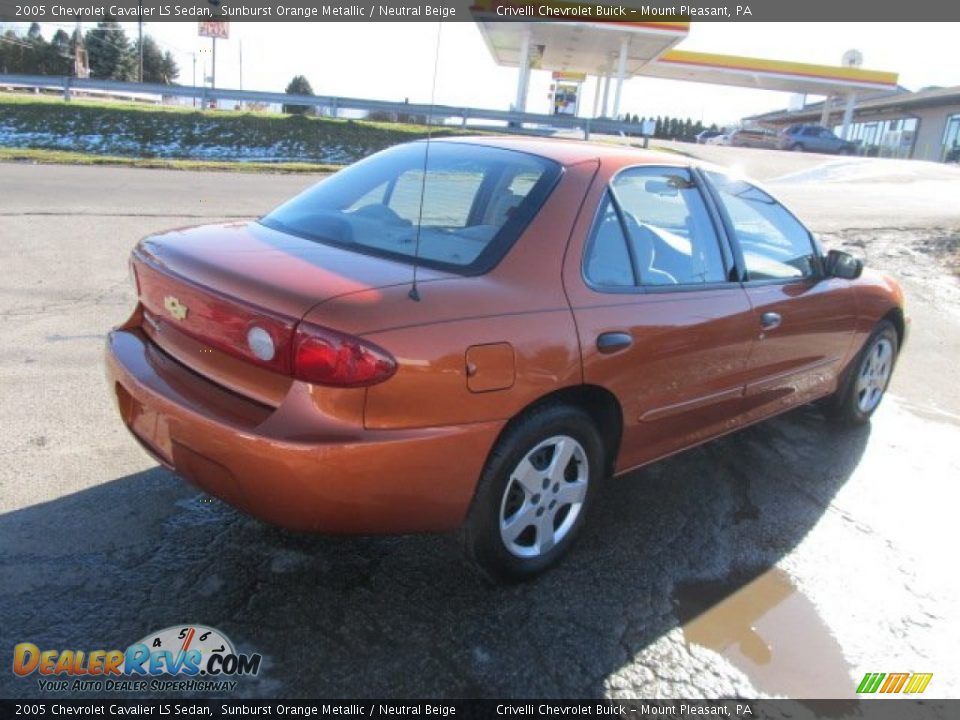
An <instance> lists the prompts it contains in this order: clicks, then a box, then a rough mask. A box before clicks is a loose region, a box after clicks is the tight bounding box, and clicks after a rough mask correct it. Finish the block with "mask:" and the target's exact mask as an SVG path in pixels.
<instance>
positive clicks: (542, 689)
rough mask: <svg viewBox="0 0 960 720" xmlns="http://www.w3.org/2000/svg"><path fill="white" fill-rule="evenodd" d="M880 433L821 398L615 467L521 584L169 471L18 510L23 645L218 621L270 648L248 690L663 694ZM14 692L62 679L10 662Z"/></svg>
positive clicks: (250, 642) (100, 641) (8, 540)
mask: <svg viewBox="0 0 960 720" xmlns="http://www.w3.org/2000/svg"><path fill="white" fill-rule="evenodd" d="M868 438H869V428H868V427H863V428H855V429H845V430H838V429H835V428H832V427H830V426H828V425H827V424H826V423H825V422H824V421H823V419H822V418H821V416H820V415H819V413H818V412H817V411H816V410H814V409H813V408H810V407H807V408H801V409H799V410H797V411H794V412H792V413H790V414H788V415H785V416H782V417H780V418H776V419H774V420H772V421H769V422H767V423H763V424H761V425H757V426H754V427H752V428H748V429H746V430H744V431H742V432H740V433H736V434H734V435H731V436H728V437H726V438H722V439H720V440H717V441H714V442H711V443H709V444H707V445H705V446H702V447H700V448H697V449H695V450H693V451H690V452H687V453H683V454H681V455H678V456H676V457H674V458H671V459H668V460H665V461H661V462H659V463H657V464H655V465H653V466H650V467H649V468H646V469H644V470H641V471H638V472H635V473H632V474H631V475H630V476H628V477H625V478H622V479H617V480H612V481H609V483H608V484H607V485H606V487H604V489H603V492H602V493H601V494H600V496H599V497H598V498H597V502H596V503H595V504H594V506H593V507H592V508H591V517H590V518H589V520H590V522H589V524H588V526H587V527H586V528H585V532H584V533H583V535H582V536H581V538H580V539H579V543H578V545H577V547H576V548H575V550H574V551H573V552H572V553H571V555H570V556H569V557H568V558H567V559H566V560H565V561H563V562H562V563H560V564H559V565H558V566H557V567H555V568H554V569H553V570H552V571H551V572H549V573H547V574H545V575H544V576H542V577H540V578H538V579H536V580H534V581H531V582H528V583H524V584H520V585H514V586H506V587H502V586H501V587H498V586H494V585H492V584H490V583H489V582H487V581H486V580H485V579H484V578H483V577H481V576H480V575H479V574H478V573H477V572H475V571H474V570H473V569H471V568H470V567H469V566H468V565H467V564H466V563H465V562H464V561H463V560H462V559H461V555H460V553H459V548H458V547H457V545H456V543H455V542H454V541H453V538H451V537H440V536H406V537H359V538H356V537H321V536H309V535H302V534H296V533H291V532H286V531H283V530H279V529H276V528H273V527H270V526H268V525H265V524H263V523H260V522H258V521H256V520H253V519H251V518H248V517H246V516H243V515H241V514H239V513H237V512H236V511H234V510H232V509H231V508H229V507H227V506H225V505H223V504H222V503H219V502H217V501H213V500H211V499H210V498H207V497H205V496H203V495H201V494H199V493H198V492H197V491H196V490H195V489H193V488H192V487H190V486H188V485H186V484H184V483H182V482H181V481H179V480H178V479H177V478H176V477H174V476H173V475H172V474H170V473H169V472H167V471H166V470H163V469H162V468H154V469H152V470H148V471H145V472H140V473H136V474H133V475H129V476H127V477H122V478H119V479H117V480H114V481H112V482H108V483H104V484H102V485H99V486H96V487H93V488H90V489H88V490H84V491H82V492H78V493H75V494H72V495H67V496H64V497H62V498H59V499H57V500H54V501H51V502H47V503H43V504H40V505H35V506H32V507H28V508H25V509H22V510H18V511H14V512H10V513H7V514H5V515H3V516H0V568H2V570H0V573H2V577H0V587H2V588H3V589H2V590H0V628H2V634H3V635H4V639H3V642H2V646H3V647H4V648H6V649H7V650H4V652H7V651H9V649H11V648H12V646H13V645H14V644H15V643H19V642H32V643H34V644H36V645H38V646H40V647H41V648H42V649H43V648H59V649H64V648H74V649H84V650H92V649H111V648H120V649H122V648H125V647H126V646H127V645H129V644H130V643H132V642H135V641H137V640H138V639H140V638H142V637H143V636H145V635H146V634H147V633H148V632H150V631H154V630H159V629H162V628H165V627H168V626H172V625H179V624H187V623H201V624H205V625H208V626H212V627H215V628H218V629H220V630H222V631H223V632H224V633H225V634H226V635H228V636H229V637H230V638H231V639H232V640H233V641H234V643H235V644H236V645H237V646H238V648H239V649H240V650H241V651H243V652H259V653H262V654H263V656H264V667H263V670H262V671H261V673H260V675H259V676H258V677H256V678H245V679H242V680H241V682H240V684H239V686H238V689H237V692H236V693H234V695H238V696H244V695H245V696H256V697H269V696H283V697H298V696H311V697H335V696H337V697H356V696H364V697H417V696H428V697H550V696H554V697H600V696H602V695H603V694H604V692H605V691H606V692H609V691H610V688H611V687H613V688H614V689H616V688H619V692H627V693H628V694H631V695H634V696H639V695H641V694H646V695H647V696H651V695H655V694H656V693H657V688H658V687H659V686H658V683H660V682H661V681H662V679H663V674H662V673H663V671H664V669H665V668H668V667H669V666H670V663H671V662H672V661H671V660H670V658H668V657H662V656H661V654H662V652H665V651H662V650H661V651H656V652H654V643H655V642H656V641H657V640H658V639H660V638H663V637H664V636H665V635H667V634H669V633H672V632H673V631H674V630H676V629H677V628H678V627H680V626H681V623H683V624H688V623H690V622H692V621H694V620H695V619H696V617H698V616H700V615H702V614H703V613H704V612H705V611H707V610H709V609H710V608H711V607H715V606H717V605H718V604H719V603H722V602H724V600H725V599H726V598H729V597H730V596H731V595H733V594H734V593H737V592H738V591H739V590H741V589H743V588H745V587H747V586H749V585H750V584H751V583H753V582H754V581H756V580H757V578H758V577H761V576H762V575H763V574H764V573H766V572H767V571H769V570H770V569H771V568H773V567H774V566H775V565H776V563H777V562H778V560H780V559H781V558H782V557H783V556H784V555H786V554H787V553H789V552H790V551H791V550H792V549H793V548H794V547H796V545H797V544H798V543H799V542H800V541H801V540H802V539H803V538H804V537H805V536H806V535H807V533H809V532H810V530H811V529H812V528H813V527H814V526H815V525H816V524H817V522H818V521H819V519H820V518H821V517H822V515H823V514H824V512H825V511H826V510H827V508H828V507H829V504H830V502H831V500H832V498H833V497H834V495H835V493H836V492H837V490H838V489H839V488H840V487H841V486H842V485H843V484H844V483H845V482H846V480H847V478H848V477H849V475H850V474H851V473H852V471H853V470H854V468H856V466H857V464H858V462H859V460H860V457H861V455H862V453H863V451H864V448H865V447H866V445H867V441H868ZM698 583H699V584H704V583H705V585H703V587H705V588H706V590H704V591H703V592H699V591H698V590H697V588H698V587H700V586H699V585H698ZM775 585H776V583H775ZM776 587H779V585H776ZM778 594H780V595H782V593H779V591H777V592H774V593H772V595H771V597H774V598H775V597H777V596H778ZM759 602H760V607H754V606H755V605H756V604H757V603H756V602H753V603H750V602H747V603H741V605H742V606H743V607H749V608H750V609H749V611H748V612H747V615H746V616H739V615H738V616H730V617H733V619H729V618H728V619H727V620H725V621H724V622H726V623H728V624H732V625H736V624H737V623H744V624H745V625H746V626H750V625H751V623H752V620H751V617H750V613H754V614H762V613H763V612H765V608H764V607H763V602H764V601H762V600H761V601H759ZM770 602H776V600H775V599H774V600H771V601H770ZM727 629H729V634H730V635H731V636H732V637H734V638H736V637H737V635H738V633H739V632H740V629H738V628H737V627H730V628H726V627H724V628H722V632H721V635H723V634H726V630H727ZM747 630H749V628H746V629H745V630H744V632H747ZM701 632H706V631H704V630H703V629H701ZM748 636H749V638H748V640H747V641H746V642H745V644H744V647H745V648H746V650H745V652H747V654H750V653H751V652H752V653H754V654H758V653H759V655H761V656H762V655H763V649H762V647H761V648H760V649H759V650H758V649H757V647H756V640H755V638H753V637H752V635H749V633H748ZM681 649H682V646H681ZM834 649H835V650H837V652H838V653H839V649H837V648H834ZM658 653H660V654H658ZM691 687H697V686H696V685H692V686H691ZM624 688H626V689H627V690H624ZM703 691H704V692H711V691H710V690H709V689H705V690H703ZM716 692H718V693H721V694H722V693H723V692H727V690H725V689H724V686H717V688H716ZM0 695H2V696H4V697H27V696H37V695H42V693H40V692H39V691H38V687H37V683H36V676H32V677H30V678H18V677H15V676H13V674H12V673H0Z"/></svg>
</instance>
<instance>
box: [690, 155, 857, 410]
mask: <svg viewBox="0 0 960 720" xmlns="http://www.w3.org/2000/svg"><path fill="white" fill-rule="evenodd" d="M704 176H705V178H706V180H707V181H708V182H709V184H710V187H711V190H712V192H713V197H714V198H715V199H716V201H717V202H718V205H719V209H720V212H721V214H722V216H723V217H724V219H725V222H726V223H727V225H728V228H729V235H730V236H731V237H732V238H733V240H734V250H735V253H736V259H737V263H738V265H739V266H740V267H741V268H742V277H743V280H744V282H743V287H744V290H745V292H746V294H747V297H748V299H749V301H750V305H751V306H752V308H753V313H754V321H755V329H756V334H755V338H754V341H753V346H752V349H751V351H750V360H749V363H748V368H747V370H748V374H749V378H748V381H747V384H746V388H745V393H744V399H745V400H746V402H747V404H748V406H749V407H748V412H749V413H750V417H751V418H752V419H755V418H757V417H761V416H764V415H766V414H769V413H772V412H777V411H780V410H783V409H785V408H788V407H791V406H793V405H798V404H802V403H805V402H808V401H810V400H812V399H814V398H816V397H819V396H822V395H825V394H827V393H829V392H831V391H832V390H833V389H834V387H835V384H836V380H837V377H838V374H839V372H840V370H841V369H842V364H843V362H844V360H845V358H846V357H847V354H848V352H849V349H850V346H851V342H852V340H853V333H854V329H855V327H856V322H857V307H856V296H855V293H854V292H853V290H852V288H851V287H850V285H849V283H848V282H847V281H845V280H841V279H838V278H828V277H825V276H824V274H823V270H822V262H821V259H820V255H819V252H818V250H817V247H816V244H815V243H814V241H813V237H812V236H811V234H810V232H809V231H808V230H807V229H806V227H804V226H803V224H802V223H801V222H800V221H799V220H797V218H796V217H794V216H793V214H791V213H790V211H789V210H787V209H786V208H785V207H784V206H783V205H782V204H780V203H779V202H777V201H776V200H775V199H774V198H773V197H771V196H770V195H769V194H768V193H766V192H764V191H763V190H761V189H760V188H758V187H756V186H754V185H751V184H750V183H748V182H745V181H743V180H740V179H735V178H731V177H729V176H726V175H723V174H720V173H716V172H706V173H704Z"/></svg>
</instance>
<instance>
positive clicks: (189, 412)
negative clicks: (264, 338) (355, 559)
mask: <svg viewBox="0 0 960 720" xmlns="http://www.w3.org/2000/svg"><path fill="white" fill-rule="evenodd" d="M106 371H107V378H108V380H109V382H110V386H111V389H112V392H113V393H114V395H115V396H116V400H117V404H118V407H119V409H120V413H121V416H122V418H123V421H124V423H125V424H126V425H127V428H128V429H129V430H130V432H131V433H132V434H133V435H134V436H135V437H136V438H137V439H138V440H139V441H140V442H141V444H142V445H143V446H144V447H145V448H146V449H147V450H148V452H150V454H151V455H153V456H154V457H155V458H156V459H157V460H158V461H159V462H161V463H163V464H164V465H166V466H167V467H169V468H171V469H172V470H174V471H175V472H176V473H177V474H179V475H181V476H182V477H184V478H186V479H187V480H189V481H190V482H192V483H193V484H195V485H196V486H198V487H199V488H201V489H202V490H204V491H205V492H207V493H209V494H211V495H213V496H216V497H218V498H220V499H222V500H224V501H225V502H227V503H229V504H231V505H233V506H235V507H237V508H239V509H241V510H243V511H245V512H247V513H249V514H251V515H254V516H256V517H259V518H261V519H263V520H266V521H267V522H270V523H273V524H276V525H280V526H283V527H287V528H291V529H296V530H305V531H312V532H329V533H406V532H428V531H445V530H450V529H453V528H456V527H458V526H459V525H460V524H461V523H462V522H463V519H464V518H465V516H466V512H467V509H468V507H469V504H470V501H471V499H472V497H473V493H474V489H475V486H476V482H477V478H478V477H479V475H480V472H481V470H482V468H483V463H484V462H485V460H486V457H487V454H488V453H489V450H490V448H491V447H492V445H493V443H494V441H495V440H496V437H497V435H498V434H499V432H500V430H501V429H502V427H503V423H502V422H486V423H474V424H468V425H461V426H452V427H443V428H422V429H411V430H389V431H370V430H365V429H363V428H362V427H356V426H352V425H349V426H347V425H345V424H344V423H343V422H342V421H337V420H334V419H332V418H326V417H324V416H323V415H322V414H320V413H319V412H318V411H317V409H316V405H315V404H314V402H313V400H312V398H311V393H310V389H311V388H310V386H309V385H306V384H303V383H294V384H293V386H292V389H291V391H290V393H289V395H288V397H287V398H286V399H285V400H284V402H283V404H281V406H280V407H279V408H271V407H267V406H263V405H260V404H258V403H256V402H253V401H251V400H249V399H246V398H244V397H241V396H239V395H236V394H234V393H232V392H230V391H228V390H225V389H223V388H221V387H220V386H218V385H215V384H214V383H211V382H210V381H208V380H206V379H205V378H203V377H201V376H199V375H197V374H195V373H193V372H192V371H190V370H189V369H187V368H186V367H184V366H183V365H181V364H179V363H177V362H176V361H174V360H173V359H171V358H170V357H169V356H167V355H165V354H164V353H163V352H162V351H160V350H159V349H158V348H157V347H156V346H155V345H153V344H152V343H151V342H150V341H149V340H148V339H147V338H146V336H145V335H144V334H143V333H142V332H141V331H140V330H139V329H137V328H125V329H117V330H114V331H113V332H111V333H110V335H109V337H108V340H107V348H106Z"/></svg>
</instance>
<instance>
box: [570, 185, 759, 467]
mask: <svg viewBox="0 0 960 720" xmlns="http://www.w3.org/2000/svg"><path fill="white" fill-rule="evenodd" d="M585 208H589V210H585V211H584V212H581V214H580V218H579V220H578V223H577V226H576V228H575V231H574V235H573V241H572V243H571V249H570V250H569V251H568V252H567V259H566V261H565V264H564V284H565V288H566V290H567V295H568V298H569V300H570V304H571V308H572V310H573V314H574V318H575V320H576V324H577V331H578V333H579V336H580V343H581V351H582V356H583V374H584V382H585V383H587V384H590V385H596V386H600V387H603V388H606V389H607V390H610V391H611V392H612V393H613V394H614V395H615V396H616V397H617V399H618V400H619V402H620V405H621V407H622V410H623V425H624V427H623V442H622V443H621V450H620V454H619V458H618V460H617V464H616V465H617V469H618V470H624V469H627V468H630V467H633V466H636V465H639V464H641V463H644V462H648V461H650V460H654V459H656V458H658V457H661V456H664V455H667V454H669V453H672V452H675V451H676V450H679V449H681V448H684V447H687V446H690V445H693V444H695V443H697V442H700V441H702V440H704V439H707V438H709V437H712V436H714V435H717V434H720V433H722V432H725V431H727V430H730V429H733V428H734V427H736V426H737V425H738V424H739V422H740V414H741V412H742V409H743V398H742V392H743V386H744V382H745V372H746V363H747V355H748V352H749V349H750V346H751V343H752V342H753V337H754V335H755V327H754V324H755V320H754V316H753V311H752V308H751V306H750V303H749V301H748V300H747V297H746V293H745V292H744V291H743V288H742V287H741V286H740V285H739V283H738V282H736V280H737V278H736V277H735V272H736V270H735V263H734V259H733V254H732V252H731V250H730V248H729V246H728V245H727V241H726V238H725V237H724V236H723V235H722V231H721V229H720V224H719V218H718V217H717V216H716V215H715V214H714V212H713V210H712V208H711V207H710V206H709V205H708V204H707V202H706V201H705V198H704V195H703V191H702V188H701V186H700V180H699V179H698V178H697V177H696V176H695V175H694V174H693V173H692V172H691V171H690V170H689V169H687V168H684V167H672V166H671V167H651V166H642V167H632V168H627V169H624V170H621V171H620V172H618V173H616V174H615V175H614V176H613V177H612V178H611V177H608V178H607V181H601V182H599V187H598V186H597V184H595V186H594V188H593V190H592V191H591V195H590V197H588V199H587V202H586V204H585Z"/></svg>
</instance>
